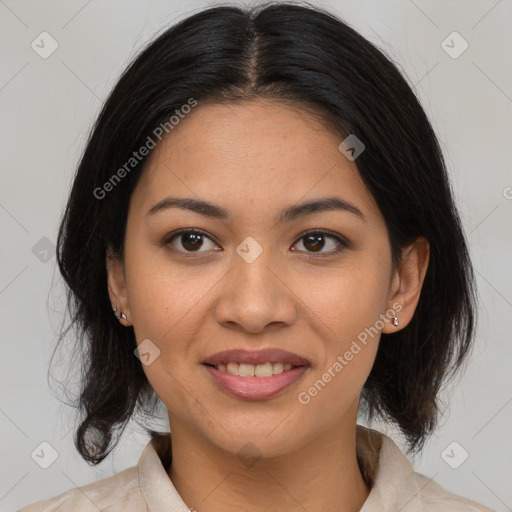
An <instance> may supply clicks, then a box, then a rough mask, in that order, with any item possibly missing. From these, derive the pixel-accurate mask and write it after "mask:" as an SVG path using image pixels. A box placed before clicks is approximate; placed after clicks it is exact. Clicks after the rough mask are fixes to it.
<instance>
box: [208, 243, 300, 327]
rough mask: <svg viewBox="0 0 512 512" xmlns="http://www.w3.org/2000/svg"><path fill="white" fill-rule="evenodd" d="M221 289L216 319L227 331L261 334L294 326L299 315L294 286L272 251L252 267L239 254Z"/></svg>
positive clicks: (257, 260)
mask: <svg viewBox="0 0 512 512" xmlns="http://www.w3.org/2000/svg"><path fill="white" fill-rule="evenodd" d="M233 259H234V262H233V266H232V269H231V271H230V272H229V273H228V274H227V275H226V276H225V278H224V279H223V281H222V284H221V285H220V286H219V287H218V293H219V297H218V299H217V301H216V306H215V316H216V319H217V321H218V322H219V323H220V324H222V325H223V326H224V327H227V328H231V329H238V330H240V331H243V332H249V333H260V332H264V331H268V330H274V329H278V328H280V327H283V326H286V325H291V324H292V323H293V322H294V320H295V317H296V314H297V311H296V309H297V302H298V301H297V297H296V296H295V295H294V293H293V291H292V289H293V283H290V282H287V278H288V280H290V275H289V274H287V273H286V272H285V271H284V269H283V268H282V265H279V264H277V263H276V261H275V259H272V255H271V254H270V251H265V250H263V252H262V254H261V255H260V256H259V257H258V258H257V259H256V260H255V261H252V262H251V263H248V262H247V261H245V260H244V259H243V258H241V257H240V256H238V254H236V255H234V257H233Z"/></svg>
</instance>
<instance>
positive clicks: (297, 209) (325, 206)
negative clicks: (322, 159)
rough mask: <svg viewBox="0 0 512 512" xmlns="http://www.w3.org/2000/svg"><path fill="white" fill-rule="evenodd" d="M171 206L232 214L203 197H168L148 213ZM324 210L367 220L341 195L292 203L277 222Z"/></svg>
mask: <svg viewBox="0 0 512 512" xmlns="http://www.w3.org/2000/svg"><path fill="white" fill-rule="evenodd" d="M170 208H180V209H182V210H190V211H193V212H196V213H199V214H200V215H204V216H206V217H211V218H215V219H221V220H228V219H229V218H230V217H231V215H230V213H229V211H228V210H226V209H225V208H222V207H221V206H219V205H215V204H213V203H209V202H208V201H203V200H201V199H192V198H185V197H183V198H180V197H166V198H165V199H162V200H161V201H159V202H158V203H156V204H155V205H153V206H152V207H151V208H150V209H149V210H148V212H147V214H146V215H155V214H156V213H158V212H161V211H164V210H168V209H170ZM324 211H345V212H349V213H353V214H354V215H357V216H358V217H359V218H360V219H361V220H363V221H365V222H366V217H365V216H364V215H363V213H362V212H361V210H359V208H357V207H356V206H354V205H353V204H351V203H349V202H348V201H345V200H344V199H342V198H340V197H322V198H319V199H315V200H313V201H308V202H305V203H301V204H297V205H292V206H288V207H286V208H284V209H283V210H281V211H280V212H279V214H278V216H277V218H276V223H278V224H286V223H289V222H293V221H294V220H296V219H298V218H300V217H305V216H307V215H312V214H314V213H319V212H324Z"/></svg>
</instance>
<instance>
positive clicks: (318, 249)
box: [299, 231, 348, 255]
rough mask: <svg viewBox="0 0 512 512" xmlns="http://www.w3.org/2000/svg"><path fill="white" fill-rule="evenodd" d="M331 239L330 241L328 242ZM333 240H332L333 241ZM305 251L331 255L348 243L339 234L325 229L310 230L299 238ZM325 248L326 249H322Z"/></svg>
mask: <svg viewBox="0 0 512 512" xmlns="http://www.w3.org/2000/svg"><path fill="white" fill-rule="evenodd" d="M328 240H331V242H328ZM333 241H334V242H333ZM299 242H302V246H303V247H304V249H305V251H306V252H310V253H318V254H321V255H324V254H325V255H331V254H335V253H337V252H339V251H340V250H341V249H343V248H344V247H346V246H347V245H348V244H347V243H346V242H345V241H344V240H343V239H342V238H341V237H339V236H337V235H334V234H331V233H329V232H326V231H311V232H309V233H306V234H304V235H302V237H301V238H300V239H299ZM324 248H327V251H323V249H324Z"/></svg>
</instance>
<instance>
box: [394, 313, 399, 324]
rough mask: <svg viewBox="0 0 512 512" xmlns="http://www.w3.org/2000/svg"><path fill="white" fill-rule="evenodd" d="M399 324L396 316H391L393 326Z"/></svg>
mask: <svg viewBox="0 0 512 512" xmlns="http://www.w3.org/2000/svg"><path fill="white" fill-rule="evenodd" d="M398 324H399V321H398V317H397V316H396V315H393V325H394V326H397V325H398Z"/></svg>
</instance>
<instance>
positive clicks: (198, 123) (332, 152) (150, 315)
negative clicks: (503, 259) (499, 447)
mask: <svg viewBox="0 0 512 512" xmlns="http://www.w3.org/2000/svg"><path fill="white" fill-rule="evenodd" d="M58 264H59V268H60V271H61V273H62V275H63V277H64V279H65V281H66V283H67V284H68V286H69V290H70V293H69V308H70V311H71V313H72V318H73V323H74V324H76V325H77V326H79V329H80V333H81V334H82V336H81V339H82V340H85V347H86V351H87V354H88V357H87V358H86V359H87V361H84V366H83V382H82V390H81V395H80V399H79V404H78V406H79V408H80V410H81V411H82V413H83V419H82V421H81V423H80V425H79V427H78V429H77V431H76V434H75V444H76V447H77V449H78V451H79V453H80V454H81V456H82V457H83V458H84V459H85V460H87V461H89V462H90V463H91V464H98V463H99V462H101V461H102V460H103V459H104V458H105V457H106V456H107V455H108V453H109V452H110V451H111V450H112V448H113V447H114V446H115V445H116V443H117V441H118V439H119V435H120V434H121V433H122V431H123V429H124V427H125V426H126V423H127V422H128V421H129V420H130V418H131V417H132V415H134V414H135V413H136V412H140V411H144V412H148V411H149V412H151V411H152V410H154V408H155V407H156V406H157V405H158V400H161V402H162V403H163V404H164V405H165V407H166V409H167V412H168V417H169V425H170V430H171V432H172V445H171V436H170V434H168V433H167V434H166V433H157V432H153V431H151V430H150V429H148V433H150V434H151V436H152V440H151V442H150V443H148V445H147V447H146V448H145V450H144V451H143V453H142V455H141V458H140V460H139V463H138V465H137V466H135V467H132V468H128V469H126V470H124V471H121V472H120V473H117V474H116V475H114V476H112V477H109V478H106V479H103V480H100V481H98V482H95V483H93V484H90V485H87V486H84V487H82V488H81V489H71V490H69V491H67V492H65V493H63V494H61V495H59V496H57V497H54V498H51V499H49V500H45V501H40V502H38V503H35V504H33V505H31V506H28V507H25V508H24V509H22V510H23V511H27V512H28V511H43V510H45V511H46V510H58V509H61V508H62V509H63V510H64V509H65V510H74V511H85V510H97V509H100V510H120V511H121V510H122V511H135V510H137V511H143V510H147V511H152V512H160V511H162V512H163V511H164V510H175V511H186V510H198V511H200V512H217V511H224V512H226V511H231V510H246V511H260V510H280V511H287V510H309V511H317V510H323V511H359V510H360V511H363V512H370V511H381V510H382V511H384V510H386V511H398V510H400V511H404V512H407V511H420V510H421V511H427V510H428V511H441V510H442V511H446V510H450V511H453V510H457V511H459V510H460V511H463V510H464V511H466V510H467V511H469V510H471V511H474V510H479V511H488V510H491V509H489V508H487V507H485V506H483V505H479V504H477V503H475V502H473V501H471V500H469V499H466V498H463V497H460V496H456V495H454V494H452V493H450V492H449V491H447V490H444V489H443V488H441V487H440V486H439V485H438V484H436V483H435V482H434V481H431V480H429V479H428V478H426V477H425V476H423V475H420V474H418V473H416V472H414V470H413V468H412V466H411V464H410V463H409V461H408V460H407V459H406V458H405V456H404V455H403V454H402V453H401V452H400V450H399V449H398V447H397V446H396V445H395V444H394V443H393V441H392V440H391V439H390V438H389V437H387V436H385V435H383V434H381V433H379V432H377V431H375V430H373V429H369V428H365V427H363V426H361V425H357V424H356V421H357V417H358V412H362V413H365V414H366V415H367V417H369V418H370V419H371V418H372V417H374V416H377V415H379V416H381V417H383V418H385V419H386V420H388V421H389V422H390V423H393V424H395V425H396V426H397V427H398V428H399V429H400V430H401V431H402V433H403V434H404V436H405V438H406V440H407V441H408V444H409V449H410V451H411V452H418V451H420V450H421V448H422V447H423V445H424V442H425V440H426V439H427V437H428V436H429V434H431V433H432V432H433V430H434V428H435V426H436V420H437V416H438V393H439V389H440V387H441V385H442V384H443V383H444V382H445V381H446V380H447V379H448V378H449V377H451V376H452V375H453V374H454V372H455V371H456V370H457V369H458V368H459V367H460V365H461V364H462V362H463V361H464V359H465V357H466V356H467V354H468V353H469V350H470V348H471V345H472V341H473V334H474V315H475V288H474V277H473V270H472V266H471V262H470V260H469V256H468V251H467V245H466V241H465V237H464V234H463V231H462V228H461V223H460V219H459V216H458V213H457V210H456V208H455V206H454V201H453V198H452V193H451V190H450V184H449V181H448V177H447V172H446V168H445V164H444V161H443V157H442V154H441V151H440V149H439V145H438V142H437V139H436V136H435V134H434V133H433V131H432V128H431V125H430V123H429V121H428V119H427V117H426V115H425V113H424V111H423V109H422V107H421V106H420V104H419V102H418V100H417V98H416V97H415V95H414V94H413V92H412V91H411V88H410V87H409V86H408V84H407V83H406V81H405V80H404V78H403V77H402V76H401V75H400V73H399V72H398V70H397V68H396V67H395V65H394V64H393V63H392V62H390V60H389V59H388V58H387V57H385V56H384V55H383V54H382V53H381V52H380V51H379V50H378V49H377V48H376V47H374V46H373V45H372V44H371V43H370V42H368V41H367V40H365V39H364V38H363V37H362V36H361V35H359V34H358V33H357V32H355V31H354V30H353V29H352V28H350V27H349V26H347V25H346V24H344V23H343V22H342V21H340V20H339V19H337V18H335V17H334V16H332V15H331V14H329V13H327V12H324V11H322V10H320V9H316V8H311V7H309V6H301V5H292V4H289V3H287V4H279V3H275V4H270V5H268V6H266V7H258V8H254V9H248V10H245V9H241V8H235V7H215V8H210V9H207V10H205V11H203V12H200V13H198V14H196V15H194V16H191V17H189V18H188V19H186V20H184V21H182V22H180V23H179V24H177V25H176V26H174V27H171V28H170V29H168V30H167V31H166V32H165V33H163V34H162V35H161V36H160V37H158V39H156V40H155V41H154V42H152V43H151V44H150V45H149V46H148V47H147V48H146V49H145V50H144V51H143V52H142V53H141V54H140V55H139V56H138V57H137V58H136V59H135V60H134V62H133V63H132V64H131V65H130V66H129V67H128V69H127V70H126V71H125V72H124V74H123V76H122V77H121V79H120V80H119V82H118V84H117V85H116V86H115V88H114V90H113V91H112V93H111V95H110V97H109V98H108V100H107V101H106V103H105V105H104V108H103V110H102V112H101V114H100V116H99V118H98V120H97V122H96V125H95V127H94V129H93V131H92V133H91V137H90V139H89V142H88V144H87V147H86V149H85V152H84V154H83V156H82V159H81V162H80V165H79V168H78V171H77V174H76V177H75V180H74V184H73V188H72V191H71V194H70V197H69V201H68V204H67V208H66V210H65V212H64V216H63V219H62V224H61V228H60V231H59V239H58Z"/></svg>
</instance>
